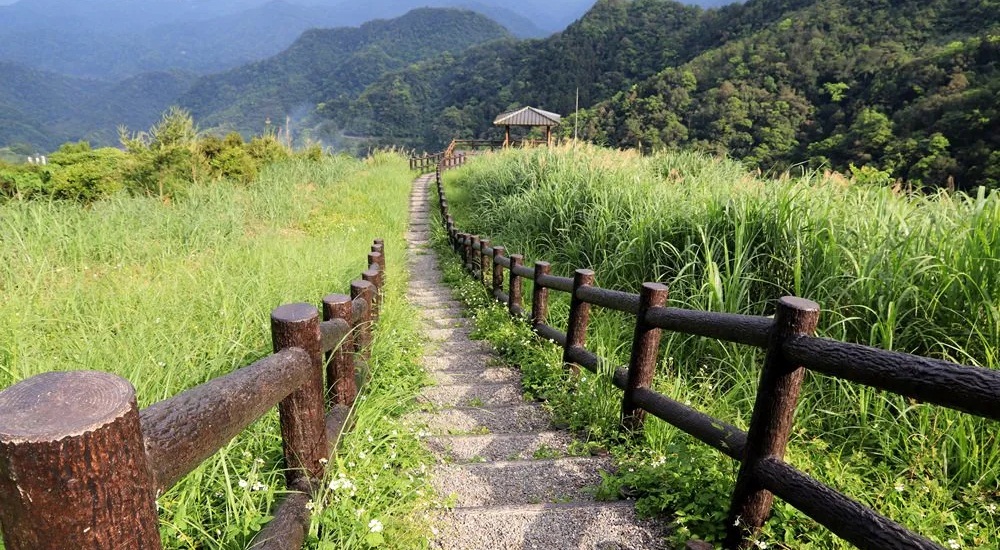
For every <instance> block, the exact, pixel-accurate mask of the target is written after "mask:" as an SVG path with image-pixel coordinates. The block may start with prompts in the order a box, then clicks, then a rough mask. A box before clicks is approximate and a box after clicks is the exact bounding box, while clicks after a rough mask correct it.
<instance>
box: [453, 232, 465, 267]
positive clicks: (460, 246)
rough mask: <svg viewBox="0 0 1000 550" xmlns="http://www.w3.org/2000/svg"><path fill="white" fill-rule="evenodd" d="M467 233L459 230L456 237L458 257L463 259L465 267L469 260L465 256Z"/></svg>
mask: <svg viewBox="0 0 1000 550" xmlns="http://www.w3.org/2000/svg"><path fill="white" fill-rule="evenodd" d="M465 235H466V234H465V233H461V232H459V233H458V235H457V238H456V239H455V250H457V251H458V257H459V258H461V259H462V267H465V264H466V261H467V260H466V257H465Z"/></svg>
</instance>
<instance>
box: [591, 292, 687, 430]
mask: <svg viewBox="0 0 1000 550" xmlns="http://www.w3.org/2000/svg"><path fill="white" fill-rule="evenodd" d="M581 290H583V289H581ZM668 294H669V292H668V291H667V287H666V286H664V285H661V284H658V283H644V284H643V285H642V291H641V292H640V294H639V303H638V307H637V308H636V313H637V314H638V315H637V316H636V323H635V335H634V336H633V337H632V354H631V357H630V358H629V364H628V382H627V383H626V384H625V392H624V394H623V396H622V428H624V429H625V430H627V431H630V432H635V431H639V430H642V425H643V421H644V419H645V416H646V411H645V410H644V409H643V408H642V407H639V406H638V405H637V404H636V403H635V391H636V390H637V389H640V388H644V389H648V388H649V386H650V385H651V384H652V383H653V375H654V374H655V373H656V357H657V353H658V352H659V349H660V333H661V332H662V329H659V328H657V327H654V326H651V325H649V324H648V323H647V322H646V316H645V313H646V311H648V310H649V308H651V307H656V306H662V305H664V304H666V303H667V296H668Z"/></svg>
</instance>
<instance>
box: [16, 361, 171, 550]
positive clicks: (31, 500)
mask: <svg viewBox="0 0 1000 550" xmlns="http://www.w3.org/2000/svg"><path fill="white" fill-rule="evenodd" d="M155 499H156V490H155V487H154V483H153V477H152V475H151V473H150V471H149V468H148V467H147V465H146V454H145V452H144V450H143V443H142V433H141V429H140V424H139V411H138V408H137V406H136V400H135V390H134V389H133V388H132V385H131V384H129V383H128V381H126V380H124V379H122V378H119V377H117V376H114V375H111V374H106V373H99V372H64V373H62V372H61V373H47V374H41V375H38V376H35V377H33V378H29V379H28V380H25V381H23V382H20V383H18V384H15V385H14V386H11V387H10V388H7V389H6V390H4V391H3V392H0V525H2V526H3V540H4V545H5V547H6V548H7V549H8V550H39V549H42V550H49V549H51V550H62V549H65V548H74V549H78V548H82V549H93V550H100V549H104V548H152V549H157V548H160V547H161V546H160V532H159V521H158V519H157V515H156V500H155Z"/></svg>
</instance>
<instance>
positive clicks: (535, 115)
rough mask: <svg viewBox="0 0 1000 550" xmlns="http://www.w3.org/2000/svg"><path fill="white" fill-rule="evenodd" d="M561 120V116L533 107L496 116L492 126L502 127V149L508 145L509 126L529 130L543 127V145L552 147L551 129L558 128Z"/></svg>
mask: <svg viewBox="0 0 1000 550" xmlns="http://www.w3.org/2000/svg"><path fill="white" fill-rule="evenodd" d="M561 120H562V116H560V115H557V114H555V113H550V112H549V111H543V110H541V109H537V108H535V107H523V108H521V109H518V110H516V111H508V112H506V113H504V114H502V115H500V116H498V117H497V119H496V120H494V121H493V124H494V125H496V126H503V127H504V140H503V146H504V147H508V146H509V145H510V127H511V126H523V127H529V128H534V127H544V128H545V143H546V144H548V145H552V128H553V127H554V126H559V122H560V121H561Z"/></svg>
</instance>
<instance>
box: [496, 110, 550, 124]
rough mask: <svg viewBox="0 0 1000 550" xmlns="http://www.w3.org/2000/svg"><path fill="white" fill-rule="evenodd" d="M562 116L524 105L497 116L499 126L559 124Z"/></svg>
mask: <svg viewBox="0 0 1000 550" xmlns="http://www.w3.org/2000/svg"><path fill="white" fill-rule="evenodd" d="M561 120H562V116H560V115H557V114H555V113H550V112H549V111H543V110H541V109H538V108H535V107H522V108H520V109H518V110H516V111H508V112H506V113H504V114H502V115H500V116H498V117H497V119H496V120H494V121H493V124H495V125H497V126H558V125H559V122H560V121H561Z"/></svg>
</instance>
